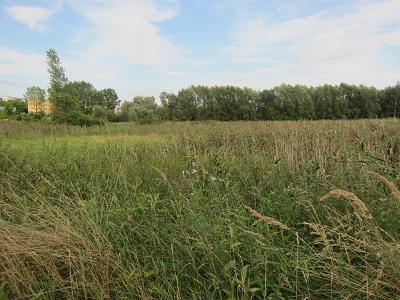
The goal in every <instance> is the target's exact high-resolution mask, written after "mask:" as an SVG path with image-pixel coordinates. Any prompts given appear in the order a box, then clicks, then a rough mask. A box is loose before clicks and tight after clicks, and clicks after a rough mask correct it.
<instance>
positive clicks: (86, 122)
mask: <svg viewBox="0 0 400 300" xmlns="http://www.w3.org/2000/svg"><path fill="white" fill-rule="evenodd" d="M52 121H53V122H55V123H59V124H61V123H66V124H70V125H75V126H81V127H90V126H93V125H104V122H103V121H101V120H98V119H96V118H94V117H91V116H88V115H84V114H81V113H79V112H72V113H68V114H55V115H53V116H52Z"/></svg>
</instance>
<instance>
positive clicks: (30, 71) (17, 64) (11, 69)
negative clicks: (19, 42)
mask: <svg viewBox="0 0 400 300" xmlns="http://www.w3.org/2000/svg"><path fill="white" fill-rule="evenodd" d="M46 72H47V71H46V62H45V55H44V54H43V55H42V54H36V53H26V52H21V51H17V50H14V49H11V48H9V47H5V46H1V45H0V75H35V76H44V75H46Z"/></svg>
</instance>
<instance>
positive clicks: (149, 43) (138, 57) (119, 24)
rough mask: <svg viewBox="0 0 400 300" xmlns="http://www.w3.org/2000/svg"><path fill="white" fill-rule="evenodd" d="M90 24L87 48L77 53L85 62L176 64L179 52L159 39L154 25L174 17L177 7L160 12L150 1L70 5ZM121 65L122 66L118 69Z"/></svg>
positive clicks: (169, 43)
mask: <svg viewBox="0 0 400 300" xmlns="http://www.w3.org/2000/svg"><path fill="white" fill-rule="evenodd" d="M73 4H74V6H75V7H76V8H77V10H78V11H79V12H80V13H81V14H82V15H83V16H84V17H85V18H86V19H87V20H88V21H89V22H90V25H89V28H88V29H87V30H86V31H85V36H84V37H82V35H81V36H80V38H81V40H82V41H84V39H86V41H87V46H86V47H84V48H83V50H78V51H77V54H79V55H83V56H84V57H85V60H91V61H95V62H99V63H104V62H105V61H108V62H113V63H115V64H119V65H121V67H129V64H135V65H144V66H156V67H159V66H164V65H167V64H172V63H174V62H177V61H179V60H180V59H181V58H182V56H184V53H183V50H182V49H180V48H179V47H177V46H176V45H175V44H174V43H173V42H171V41H170V39H168V38H167V37H165V36H163V35H162V34H161V33H160V31H159V29H158V27H157V26H156V24H157V23H159V22H163V21H166V20H168V19H171V18H173V17H174V16H176V14H177V12H178V7H177V5H175V4H173V3H172V4H171V1H168V3H167V5H166V6H164V7H163V8H160V7H158V6H156V5H155V3H154V1H151V0H134V1H133V0H115V1H105V0H98V1H73ZM122 65H123V66H122Z"/></svg>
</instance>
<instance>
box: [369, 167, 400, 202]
mask: <svg viewBox="0 0 400 300" xmlns="http://www.w3.org/2000/svg"><path fill="white" fill-rule="evenodd" d="M369 173H370V174H371V175H372V176H374V177H375V178H376V179H378V180H380V181H381V182H382V183H384V184H385V185H386V186H387V187H388V188H389V190H390V191H391V192H392V194H393V196H394V197H395V198H396V199H397V200H399V201H400V190H399V189H398V188H397V187H396V185H395V184H394V183H393V182H391V181H389V180H388V179H386V177H384V176H382V175H381V174H379V173H376V172H369Z"/></svg>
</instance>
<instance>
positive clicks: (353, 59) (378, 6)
mask: <svg viewBox="0 0 400 300" xmlns="http://www.w3.org/2000/svg"><path fill="white" fill-rule="evenodd" d="M49 48H53V49H55V50H56V51H57V53H58V55H59V56H60V58H61V61H62V65H63V67H64V69H65V73H66V75H67V77H68V78H69V80H71V81H72V80H84V81H89V82H91V83H92V84H93V85H94V86H95V87H96V88H98V89H102V88H114V89H115V90H116V91H117V93H118V95H119V97H120V99H123V100H131V99H132V98H133V97H134V96H138V95H142V96H146V95H154V96H158V95H159V93H160V92H161V91H168V92H177V91H178V90H179V89H181V88H185V87H188V86H190V85H197V84H202V85H237V86H247V87H250V88H254V89H257V90H262V89H266V88H271V87H273V86H276V85H279V84H282V83H287V84H306V85H320V84H324V83H329V84H338V83H340V82H347V83H352V84H366V85H373V86H376V87H385V86H388V85H393V84H394V83H395V82H396V81H397V80H400V0H281V1H277V0H0V96H22V95H23V93H24V91H25V90H26V88H27V87H28V86H40V87H42V88H47V87H48V81H49V80H48V74H47V66H46V57H45V53H46V50H47V49H49Z"/></svg>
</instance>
